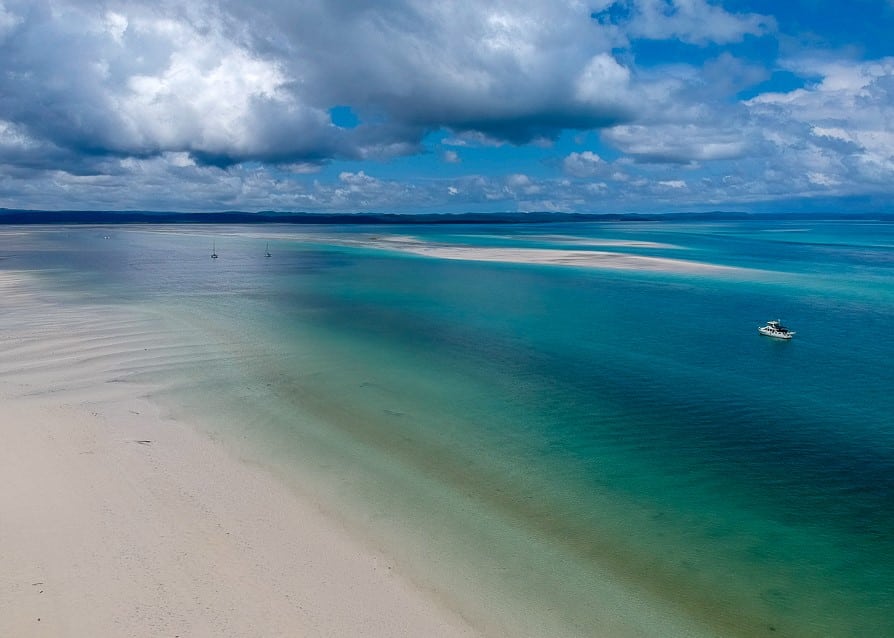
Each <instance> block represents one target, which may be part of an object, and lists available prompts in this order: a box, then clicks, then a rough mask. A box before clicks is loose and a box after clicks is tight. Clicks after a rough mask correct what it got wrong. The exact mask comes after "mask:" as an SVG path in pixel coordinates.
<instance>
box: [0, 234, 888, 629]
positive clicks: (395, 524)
mask: <svg viewBox="0 0 894 638" xmlns="http://www.w3.org/2000/svg"><path fill="white" fill-rule="evenodd" d="M0 231H2V232H0V268H2V269H9V270H28V271H31V272H33V273H35V274H36V275H38V276H39V277H40V280H41V282H42V283H41V285H42V286H43V287H44V289H45V291H46V294H47V295H55V297H54V298H57V299H58V303H91V304H112V305H122V306H127V305H133V306H139V307H141V308H148V309H151V311H152V312H154V313H156V314H157V316H158V317H159V321H162V322H165V324H166V325H167V326H168V329H170V330H178V331H187V332H189V331H191V332H192V333H194V334H195V340H196V343H201V344H202V346H203V348H204V351H205V353H206V355H205V356H204V357H201V358H198V359H197V358H195V357H184V358H183V359H182V360H177V362H176V364H174V363H169V364H167V365H166V366H165V367H164V368H163V369H157V370H151V369H148V370H146V371H145V372H144V373H143V375H142V376H144V377H145V378H146V379H147V380H153V381H158V382H159V383H161V384H162V386H163V389H162V390H160V391H159V392H158V393H157V396H156V397H155V398H156V399H157V400H158V401H159V402H160V404H162V405H164V406H165V407H166V409H167V410H168V411H169V412H170V414H171V415H172V416H174V417H176V418H178V419H184V420H186V421H188V422H192V423H195V424H196V425H197V426H198V427H201V428H202V429H204V430H206V431H207V432H208V433H209V434H210V435H212V436H214V437H216V438H219V439H220V440H222V441H224V442H225V443H226V444H227V445H229V446H232V448H233V449H234V450H235V451H237V452H238V454H240V455H241V456H242V457H243V458H245V459H246V460H247V461H248V462H253V463H258V464H261V465H263V466H265V467H268V468H270V471H273V472H275V473H277V474H278V475H279V476H281V477H282V479H283V480H285V481H287V482H289V483H290V484H292V485H293V486H294V489H296V490H297V491H300V492H301V493H303V494H305V495H309V497H311V498H314V499H317V500H318V501H319V503H320V507H321V508H323V509H325V510H326V511H328V512H329V513H330V514H332V515H333V516H336V517H338V518H339V519H341V520H343V521H344V523H345V525H346V526H348V527H349V528H351V529H356V530H358V533H361V534H362V535H363V536H364V537H365V538H368V539H370V542H371V543H373V544H375V545H376V546H377V547H379V548H381V549H383V550H384V551H386V552H387V553H389V554H390V555H392V556H394V558H395V560H396V561H397V563H398V564H399V565H400V567H401V569H402V570H403V571H404V573H407V574H410V575H412V577H413V578H414V579H415V580H416V581H418V582H419V583H421V584H422V585H423V586H425V587H427V588H430V589H431V590H432V591H434V592H436V593H437V595H439V596H442V597H443V598H444V599H445V600H446V601H447V602H448V604H451V605H452V606H454V607H456V608H457V609H460V610H461V611H462V612H463V613H464V615H466V617H468V618H470V619H471V620H472V621H473V622H475V623H477V624H478V625H479V626H482V627H484V628H485V629H486V630H488V631H490V632H491V633H493V634H499V633H500V632H501V631H506V632H508V633H509V634H510V635H531V636H542V635H561V634H565V635H580V636H589V635H607V636H623V635H640V636H665V635H667V636H670V635H697V634H699V633H701V634H703V635H723V636H737V635H741V636H759V635H767V636H774V635H775V636H891V635H894V603H892V601H894V372H892V367H891V361H892V360H894V330H892V329H891V324H892V319H894V224H892V223H888V222H871V221H865V220H853V221H847V220H844V221H842V220H837V221H822V220H815V219H803V220H793V219H788V220H785V221H779V220H760V219H755V220H749V221H736V222H714V223H707V222H684V221H672V222H606V223H565V224H533V225H469V226H464V225H449V226H446V225H445V226H441V225H413V226H321V227H316V226H315V227H304V226H279V225H277V226H187V225H177V226H151V225H144V226H141V225H133V226H96V227H85V226H39V227H14V228H13V227H8V228H4V229H0ZM212 242H213V243H214V246H215V248H216V251H217V253H218V254H219V255H220V257H219V259H215V260H212V259H210V252H211V246H212ZM267 245H269V248H270V252H271V253H272V257H270V258H265V257H264V251H265V248H266V246H267ZM567 251H573V252H574V255H575V258H574V259H565V258H564V257H563V258H552V257H551V256H556V255H558V256H562V255H566V253H567ZM580 253H588V254H585V255H583V257H581V256H580ZM590 253H591V254H592V259H591V258H590ZM532 256H534V257H532ZM478 259H482V260H478ZM484 259H486V260H484ZM532 259H537V260H540V261H541V263H531V261H532ZM770 319H781V320H782V321H783V322H784V323H785V324H786V325H788V326H789V327H790V328H791V329H793V330H795V331H796V332H797V334H796V336H795V338H794V339H792V340H790V341H780V340H776V339H771V338H767V337H763V336H761V335H759V334H758V332H757V327H758V326H759V325H762V324H764V323H765V322H766V321H768V320H770Z"/></svg>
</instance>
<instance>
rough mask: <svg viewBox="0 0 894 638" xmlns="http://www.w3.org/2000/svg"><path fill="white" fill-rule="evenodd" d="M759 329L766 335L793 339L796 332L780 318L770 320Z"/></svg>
mask: <svg viewBox="0 0 894 638" xmlns="http://www.w3.org/2000/svg"><path fill="white" fill-rule="evenodd" d="M757 331H758V332H759V333H761V334H762V335H764V336H767V337H775V338H777V339H791V338H792V337H793V336H794V334H795V332H794V330H789V329H788V328H786V327H785V326H783V325H782V323H780V322H779V320H776V321H768V322H767V325H766V326H760V327H759V328H758V329H757Z"/></svg>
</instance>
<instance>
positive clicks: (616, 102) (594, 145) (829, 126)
mask: <svg viewBox="0 0 894 638" xmlns="http://www.w3.org/2000/svg"><path fill="white" fill-rule="evenodd" d="M741 5H742V3H738V4H737V6H741ZM732 6H733V4H732V3H730V2H725V3H724V2H722V1H721V0H591V1H590V2H587V3H582V2H579V0H494V1H493V2H488V3H481V2H472V1H471V0H457V1H456V2H449V3H431V2H427V1H424V0H387V1H386V2H379V3H358V2H356V0H325V1H324V0H308V1H306V2H294V1H293V0H260V1H259V2H252V3H245V2H237V1H236V0H196V1H195V2H191V3H182V2H175V1H174V0H161V1H160V2H155V3H149V2H145V0H0V206H11V207H16V206H20V205H22V203H23V202H27V203H28V205H29V206H34V207H39V206H45V207H49V208H59V207H72V206H80V207H86V208H90V207H107V208H112V207H120V208H128V207H130V208H176V209H184V210H190V209H193V208H195V207H204V208H217V209H220V208H226V209H230V208H246V209H253V208H257V209H270V208H281V209H290V210H302V209H307V210H438V209H439V208H440V207H446V206H451V207H453V209H454V210H456V209H462V210H474V209H476V207H479V208H482V209H499V210H513V209H519V210H535V209H542V210H553V209H556V210H558V209H563V210H603V209H611V208H612V207H616V208H620V209H625V210H633V209H637V208H638V207H644V208H648V207H650V206H656V205H663V204H665V203H666V204H668V205H670V204H671V203H674V202H675V203H676V204H677V205H679V206H684V207H685V206H691V205H693V204H694V203H695V204H699V205H706V206H708V205H712V206H716V204H717V203H729V204H731V205H736V204H737V203H748V202H756V201H765V200H772V199H782V198H786V197H793V196H797V197H814V196H818V195H834V196H848V195H853V194H861V193H862V194H865V193H870V194H872V193H884V192H886V191H887V192H890V184H891V183H894V155H892V150H891V149H894V132H892V127H891V125H890V123H891V122H892V121H894V58H883V59H877V60H861V59H856V58H855V57H854V56H856V53H854V52H853V51H851V52H849V53H848V54H847V55H845V54H843V53H841V52H840V51H839V52H835V51H826V52H816V51H804V50H800V51H799V50H798V48H797V47H798V46H799V45H798V44H797V43H796V42H795V39H793V38H789V39H786V43H787V44H786V46H785V47H783V50H785V51H786V55H787V56H788V57H785V58H782V59H777V58H775V57H766V58H762V59H755V58H753V57H752V58H747V59H746V58H745V57H736V56H735V55H734V52H738V54H739V55H740V56H746V55H749V51H750V48H749V47H740V46H728V45H731V44H735V43H737V42H741V41H742V40H743V39H745V38H755V37H766V38H767V43H768V44H770V42H769V38H773V37H777V36H778V34H777V33H776V29H777V25H776V23H775V21H774V20H773V19H772V18H771V17H768V16H764V15H761V14H759V13H754V12H744V11H739V12H737V11H734V10H732V9H731V8H730V7H732ZM789 35H791V34H789ZM794 35H797V34H794ZM778 37H780V38H781V37H782V36H778ZM786 37H787V36H786ZM643 40H666V41H669V42H670V43H671V44H676V43H679V42H682V43H684V45H687V46H682V47H680V46H670V47H667V50H668V51H672V50H676V51H681V50H683V51H688V52H689V53H690V54H691V53H692V52H693V51H696V52H697V53H696V54H694V55H689V56H688V57H687V55H679V56H678V57H676V58H673V59H668V60H661V61H660V62H656V61H655V60H654V59H650V60H649V62H648V63H645V62H643V61H642V60H638V58H637V56H638V55H639V54H640V51H642V50H643V48H644V47H646V45H645V44H644V43H643V42H642V41H643ZM648 46H656V45H648ZM657 46H658V48H659V49H661V50H664V49H663V47H664V45H663V44H661V45H657ZM698 47H702V48H698ZM766 49H767V50H768V51H774V50H775V49H774V47H773V46H768V47H766ZM774 55H775V54H774ZM706 58H707V59H706ZM780 72H782V73H784V74H787V75H788V76H790V77H791V78H794V81H793V85H795V86H796V87H797V88H793V89H790V90H789V89H786V90H780V89H778V88H776V89H774V91H773V92H767V89H766V86H765V85H763V84H762V83H764V82H767V83H768V85H771V86H775V87H778V86H779V85H778V84H774V83H773V79H774V74H777V75H778V74H779V73H780ZM743 95H745V96H747V99H745V98H743V97H742V96H743ZM345 112H348V113H350V116H351V117H350V119H351V123H350V125H345V119H344V117H342V116H343V115H344V113H345ZM569 131H572V132H574V133H573V134H567V135H566V134H565V133H566V132H569ZM572 140H573V141H572ZM597 140H598V142H597ZM522 146H527V147H528V148H525V149H521V150H520V151H519V149H518V148H517V147H522ZM422 153H425V154H427V155H428V156H429V157H432V158H435V160H436V161H437V158H440V160H441V161H442V162H444V163H447V164H452V165H453V166H451V167H450V170H449V171H445V172H449V173H450V176H443V175H440V176H438V178H437V179H428V178H425V177H423V176H421V175H410V174H407V173H401V171H406V170H407V168H406V167H407V166H408V165H410V163H409V162H403V163H396V164H395V165H394V166H398V164H400V168H398V169H395V168H393V167H390V168H389V170H388V171H380V170H379V168H380V167H381V165H382V163H387V162H389V161H391V160H393V159H394V158H396V157H398V156H412V155H415V154H422ZM514 154H515V155H514ZM531 157H536V159H535V160H533V161H534V163H533V164H532V165H527V164H524V163H523V162H525V161H527V160H526V159H525V158H531ZM460 159H462V160H463V162H460ZM507 160H508V161H507ZM441 167H442V168H444V167H443V165H442V166H441ZM504 167H505V168H504ZM475 170H486V171H490V173H489V174H485V175H478V174H473V173H472V171H475ZM460 171H468V172H469V174H466V175H460V176H456V175H457V174H458V173H459V172H460ZM399 174H403V175H404V176H403V177H400V178H398V177H396V175H399ZM384 175H387V176H389V178H388V179H386V178H383V177H381V176H384Z"/></svg>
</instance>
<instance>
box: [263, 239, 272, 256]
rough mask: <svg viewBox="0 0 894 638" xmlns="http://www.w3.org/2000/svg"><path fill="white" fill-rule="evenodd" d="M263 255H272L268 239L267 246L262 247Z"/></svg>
mask: <svg viewBox="0 0 894 638" xmlns="http://www.w3.org/2000/svg"><path fill="white" fill-rule="evenodd" d="M264 257H273V255H271V254H270V242H269V241H268V242H267V248H265V249H264Z"/></svg>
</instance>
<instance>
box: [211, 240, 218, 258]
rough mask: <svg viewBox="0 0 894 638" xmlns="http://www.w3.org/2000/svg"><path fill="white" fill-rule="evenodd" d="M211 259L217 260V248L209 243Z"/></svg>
mask: <svg viewBox="0 0 894 638" xmlns="http://www.w3.org/2000/svg"><path fill="white" fill-rule="evenodd" d="M211 259H217V247H216V246H215V244H214V242H213V241H212V242H211Z"/></svg>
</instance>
